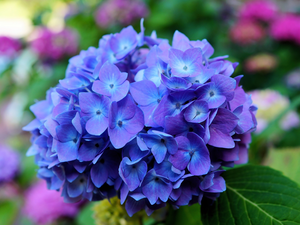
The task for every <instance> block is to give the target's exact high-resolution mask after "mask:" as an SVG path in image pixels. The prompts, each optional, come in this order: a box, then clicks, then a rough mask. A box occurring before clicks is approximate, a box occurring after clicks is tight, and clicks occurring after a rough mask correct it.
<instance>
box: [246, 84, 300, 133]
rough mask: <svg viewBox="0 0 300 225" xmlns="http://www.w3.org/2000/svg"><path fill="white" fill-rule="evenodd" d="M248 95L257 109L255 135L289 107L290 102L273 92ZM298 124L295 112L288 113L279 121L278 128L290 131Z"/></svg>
mask: <svg viewBox="0 0 300 225" xmlns="http://www.w3.org/2000/svg"><path fill="white" fill-rule="evenodd" d="M248 94H250V95H251V97H252V99H253V102H254V104H255V105H256V106H257V107H258V108H259V110H258V112H257V115H256V118H257V121H258V125H257V129H256V133H260V132H262V131H263V130H264V129H265V128H266V127H267V126H268V124H269V123H270V122H271V121H272V120H274V119H275V118H276V117H277V116H279V115H280V114H281V113H282V112H283V111H284V110H285V109H286V108H287V107H288V106H289V105H290V100H289V99H288V98H287V97H286V96H284V95H281V94H280V93H279V92H277V91H275V90H271V89H266V90H254V91H251V92H249V93H248ZM299 124H300V119H299V116H298V115H297V113H296V112H295V111H290V112H288V113H287V114H286V115H285V116H284V117H283V118H282V120H281V121H280V127H281V129H283V130H290V129H291V128H293V127H297V126H299Z"/></svg>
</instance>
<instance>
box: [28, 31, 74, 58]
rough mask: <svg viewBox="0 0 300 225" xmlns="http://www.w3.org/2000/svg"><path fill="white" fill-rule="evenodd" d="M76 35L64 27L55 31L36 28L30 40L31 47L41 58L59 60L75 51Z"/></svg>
mask: <svg viewBox="0 0 300 225" xmlns="http://www.w3.org/2000/svg"><path fill="white" fill-rule="evenodd" d="M77 47H78V37H77V34H76V33H75V31H73V30H71V29H68V28H65V29H63V30H62V31H60V32H58V33H55V32H53V31H51V30H49V29H47V28H40V29H38V30H37V37H36V38H35V39H34V40H33V41H32V42H31V48H32V49H33V51H35V52H36V53H37V54H38V55H39V56H40V57H41V58H43V59H48V60H59V59H61V58H63V57H64V56H70V55H74V54H75V53H76V52H77Z"/></svg>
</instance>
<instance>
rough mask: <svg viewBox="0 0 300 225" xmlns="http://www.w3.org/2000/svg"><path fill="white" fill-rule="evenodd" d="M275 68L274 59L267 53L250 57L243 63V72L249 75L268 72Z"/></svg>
mask: <svg viewBox="0 0 300 225" xmlns="http://www.w3.org/2000/svg"><path fill="white" fill-rule="evenodd" d="M276 66H277V59H276V57H275V56H274V55H271V54H268V53H260V54H257V55H254V56H251V57H249V58H248V59H247V60H246V61H245V70H246V71H247V72H249V73H257V72H270V71H272V70H274V69H275V68H276Z"/></svg>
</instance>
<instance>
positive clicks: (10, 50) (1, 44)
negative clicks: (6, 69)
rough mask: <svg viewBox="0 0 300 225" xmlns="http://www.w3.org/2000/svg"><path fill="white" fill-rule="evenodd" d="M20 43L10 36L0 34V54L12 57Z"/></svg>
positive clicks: (19, 47)
mask: <svg viewBox="0 0 300 225" xmlns="http://www.w3.org/2000/svg"><path fill="white" fill-rule="evenodd" d="M21 47H22V46H21V43H20V42H19V41H18V40H16V39H13V38H11V37H6V36H0V56H5V57H8V58H13V57H14V56H16V54H17V52H18V51H19V50H20V49H21Z"/></svg>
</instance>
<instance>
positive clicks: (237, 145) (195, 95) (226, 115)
mask: <svg viewBox="0 0 300 225" xmlns="http://www.w3.org/2000/svg"><path fill="white" fill-rule="evenodd" d="M104 4H105V3H104ZM144 30H145V29H144V27H143V20H142V21H141V32H140V33H137V32H136V31H135V30H134V29H133V28H132V27H131V26H129V27H127V28H124V29H123V30H122V31H121V32H120V33H117V34H110V35H105V36H103V37H102V39H100V41H99V46H98V47H97V48H94V47H90V48H89V49H88V50H86V51H82V52H80V54H79V55H77V56H74V57H72V58H71V59H70V63H69V66H68V68H67V70H66V77H65V79H63V80H60V84H59V85H58V86H57V87H55V88H52V89H50V90H49V91H48V92H47V96H46V100H43V101H39V102H37V103H36V104H34V105H33V106H31V107H30V109H31V111H32V112H33V113H34V115H35V116H36V119H35V120H34V121H32V122H31V123H30V124H28V125H27V126H26V127H24V130H27V131H31V132H32V146H31V147H30V149H29V150H28V153H27V155H34V156H35V158H36V163H37V165H38V166H39V169H38V177H39V178H41V179H44V180H46V181H47V185H48V188H49V189H54V190H61V193H62V196H63V197H64V199H65V201H67V202H76V201H80V200H82V199H87V200H89V201H100V200H102V199H105V198H112V197H113V196H116V195H117V196H119V198H120V199H121V204H125V208H126V210H127V212H128V214H129V215H130V216H132V215H133V214H134V213H136V212H138V211H139V210H143V209H144V210H145V211H146V213H147V214H148V215H150V214H151V213H153V212H154V211H155V210H157V209H159V208H161V207H164V206H165V205H166V203H167V202H168V203H169V204H171V205H172V206H173V207H175V208H179V207H180V206H183V205H191V204H195V203H197V204H201V202H202V199H203V198H210V199H213V200H215V199H216V198H217V197H218V196H219V194H220V193H221V192H223V191H225V187H226V186H225V181H224V179H223V178H222V176H221V174H222V172H223V166H224V167H232V166H234V165H235V164H239V163H246V162H247V160H248V147H249V143H250V141H251V138H250V137H251V136H250V133H251V132H252V131H253V130H255V128H256V124H257V122H256V118H255V113H256V110H257V108H256V107H255V106H254V105H253V104H252V100H251V96H249V95H247V94H246V93H245V92H244V90H243V89H242V87H241V86H240V85H239V82H240V80H241V77H242V76H237V77H235V78H231V76H232V74H233V72H234V70H235V68H236V66H237V63H232V62H230V61H228V60H225V59H226V58H227V56H220V57H216V58H210V57H211V56H212V55H213V53H214V49H213V47H212V46H211V45H210V44H209V43H208V41H207V40H205V39H204V40H202V41H200V40H197V41H190V40H189V39H188V38H187V37H186V36H185V35H184V34H182V33H180V32H179V31H176V32H175V34H174V37H173V42H172V46H171V45H169V44H168V41H167V40H164V39H160V38H157V36H156V33H155V32H153V33H152V34H151V36H149V37H147V36H145V34H144Z"/></svg>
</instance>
